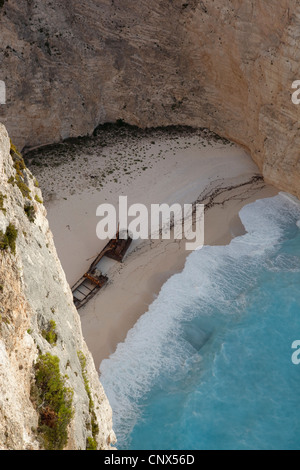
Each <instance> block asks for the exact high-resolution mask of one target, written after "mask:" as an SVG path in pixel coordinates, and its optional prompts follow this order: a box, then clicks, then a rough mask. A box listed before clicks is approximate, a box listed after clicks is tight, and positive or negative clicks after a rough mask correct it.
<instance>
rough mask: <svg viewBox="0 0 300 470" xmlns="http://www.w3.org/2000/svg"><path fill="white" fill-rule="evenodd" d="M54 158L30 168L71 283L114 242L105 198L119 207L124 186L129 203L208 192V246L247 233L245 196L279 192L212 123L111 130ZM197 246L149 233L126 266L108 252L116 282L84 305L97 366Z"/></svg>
mask: <svg viewBox="0 0 300 470" xmlns="http://www.w3.org/2000/svg"><path fill="white" fill-rule="evenodd" d="M85 151H86V154H85ZM26 158H27V160H28V155H27V156H26ZM29 158H30V155H29ZM41 161H42V160H41ZM54 161H55V162H54V165H52V166H51V165H50V164H49V161H47V162H46V165H47V166H46V167H44V166H43V165H41V166H37V167H35V166H31V165H30V166H31V168H30V169H31V170H32V171H33V173H34V174H35V176H36V177H37V179H38V181H40V186H41V189H42V191H43V194H44V197H45V205H46V208H47V211H48V219H49V222H50V229H51V230H52V232H53V234H54V241H55V244H56V248H57V251H58V255H59V258H60V260H61V263H62V266H63V268H64V270H65V273H66V277H67V280H68V282H69V284H70V285H71V286H72V285H73V284H74V283H75V282H76V281H77V280H78V279H79V278H80V277H81V276H82V275H83V274H84V272H86V270H87V268H88V267H89V266H90V264H91V262H92V260H93V259H94V258H95V257H96V256H97V254H98V253H99V252H100V251H101V249H102V248H103V247H104V246H105V245H106V243H107V241H103V242H102V241H100V240H98V239H97V237H96V233H95V232H96V224H97V219H96V216H95V213H96V208H97V207H98V205H99V204H100V203H103V202H109V203H111V204H114V205H115V206H116V207H117V201H118V196H119V195H127V196H128V199H129V204H131V203H135V202H139V203H143V204H145V205H146V206H147V207H149V206H150V204H154V203H160V204H161V203H168V204H170V205H171V204H173V203H174V202H179V203H181V204H184V203H186V204H188V203H190V204H191V203H194V202H195V201H198V202H199V203H200V202H201V203H204V204H206V205H207V210H206V212H205V245H226V244H228V243H230V241H231V240H232V238H234V237H235V236H239V235H242V234H243V233H245V229H244V227H243V225H242V223H241V221H240V218H239V211H240V210H241V209H242V207H243V206H244V205H246V204H249V203H251V202H254V201H255V200H257V199H262V198H265V197H272V196H275V195H276V194H278V191H277V190H276V189H275V188H273V187H272V186H269V185H266V184H265V183H264V182H263V181H262V180H261V179H260V178H257V176H258V174H259V171H258V168H257V167H256V165H255V164H254V162H253V161H252V160H251V157H250V156H249V155H248V154H247V153H246V152H245V151H244V150H243V149H241V148H239V147H238V146H236V145H234V144H232V143H228V142H226V141H225V140H222V141H221V142H220V140H219V139H214V138H213V136H212V135H210V134H209V133H207V132H206V133H204V134H203V130H199V131H198V133H197V132H195V131H193V132H192V133H191V134H188V133H185V134H184V135H177V134H174V135H172V136H171V137H170V135H164V133H163V132H161V131H160V132H159V133H158V134H157V135H156V134H155V133H153V132H151V135H150V136H149V137H147V134H145V135H143V137H141V136H137V137H136V139H135V138H133V137H132V136H131V135H129V137H128V136H125V138H124V139H123V138H122V139H120V140H118V139H115V141H113V142H111V143H109V144H107V145H103V140H102V139H101V142H100V143H99V142H98V143H97V144H96V145H95V146H94V147H92V149H91V148H87V149H85V148H83V149H80V150H79V151H77V150H76V149H75V150H74V152H73V153H72V155H71V157H70V158H68V159H67V161H66V162H63V163H62V164H61V165H59V164H57V163H56V162H57V160H55V159H54ZM40 168H41V170H40ZM36 170H38V171H36ZM124 170H127V171H124ZM104 172H105V174H106V179H105V180H104V178H103V175H104ZM97 175H99V177H98V176H97ZM98 178H99V179H98ZM96 180H97V184H96ZM49 181H51V184H49ZM99 181H100V186H98V183H99ZM70 183H72V184H70ZM189 253H190V252H186V250H185V240H181V241H179V240H178V241H172V240H169V241H168V240H165V241H164V240H158V241H145V242H142V243H141V242H140V243H138V242H134V243H133V244H132V246H131V247H130V250H129V252H128V255H127V256H126V257H125V260H124V263H123V264H122V265H120V264H118V263H117V262H113V261H112V260H103V262H102V261H101V270H102V271H103V272H104V273H105V274H108V277H109V280H110V281H109V283H108V284H107V285H106V286H105V287H104V288H103V289H101V290H100V292H99V293H98V294H97V295H96V297H94V298H93V299H91V300H90V302H89V303H88V304H87V305H86V306H85V307H83V308H82V309H80V310H79V314H80V317H81V324H82V330H83V334H84V337H85V340H86V342H87V344H88V347H89V349H90V351H91V353H92V356H93V358H94V361H95V365H96V368H97V370H99V367H100V364H101V362H102V360H103V359H106V358H108V357H109V356H110V355H111V354H112V353H113V352H114V351H115V349H116V347H117V345H118V344H119V343H121V342H123V341H124V340H125V338H126V336H127V334H128V332H129V331H130V329H131V328H132V327H133V326H134V325H135V323H136V322H137V320H138V319H139V318H140V317H141V316H142V315H143V314H144V313H145V312H146V311H147V310H148V307H149V305H150V304H151V303H152V302H153V301H154V300H155V298H156V297H157V295H158V294H159V292H160V289H161V287H162V286H163V284H164V283H165V282H166V281H167V280H168V279H169V278H170V277H171V276H172V275H174V274H176V273H178V272H181V271H182V269H183V268H184V265H185V261H186V258H187V256H188V255H189Z"/></svg>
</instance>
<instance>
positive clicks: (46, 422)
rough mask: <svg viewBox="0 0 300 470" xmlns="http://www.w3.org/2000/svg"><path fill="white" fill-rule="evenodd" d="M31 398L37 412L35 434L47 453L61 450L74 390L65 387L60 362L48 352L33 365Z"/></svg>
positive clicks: (71, 413)
mask: <svg viewBox="0 0 300 470" xmlns="http://www.w3.org/2000/svg"><path fill="white" fill-rule="evenodd" d="M31 398H32V401H33V402H34V404H35V406H36V409H37V410H38V412H39V427H38V432H39V434H40V435H41V436H42V438H43V443H44V447H45V449H46V450H63V449H64V448H65V446H66V445H67V442H68V426H69V424H70V422H71V419H72V417H73V414H74V410H73V391H72V390H71V389H70V388H67V387H66V384H65V378H64V377H62V375H61V373H60V369H59V359H58V357H56V356H52V355H51V354H49V353H47V354H45V355H40V356H39V359H38V362H37V363H36V365H35V382H34V384H33V385H32V388H31Z"/></svg>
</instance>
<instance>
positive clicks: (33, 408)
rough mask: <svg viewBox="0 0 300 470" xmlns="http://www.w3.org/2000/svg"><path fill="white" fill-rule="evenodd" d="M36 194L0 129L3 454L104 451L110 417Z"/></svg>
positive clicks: (33, 183)
mask: <svg viewBox="0 0 300 470" xmlns="http://www.w3.org/2000/svg"><path fill="white" fill-rule="evenodd" d="M41 197H42V196H41V192H40V190H39V189H38V186H37V182H36V180H35V179H34V178H33V176H32V175H31V174H30V172H29V171H28V170H27V169H26V168H25V166H24V163H23V160H22V159H21V156H20V155H19V154H18V152H17V150H16V149H15V148H14V147H12V148H11V146H10V140H9V138H8V134H7V132H6V130H5V128H4V126H2V125H0V449H43V448H45V447H46V448H50V449H53V448H61V447H64V448H66V449H77V450H79V449H86V448H87V447H88V448H98V449H109V448H110V444H111V443H113V442H114V440H115V436H114V433H113V431H112V412H111V409H110V406H109V403H108V401H107V398H106V396H105V394H104V391H103V389H102V386H101V384H100V382H99V378H98V374H97V372H96V370H95V367H94V363H93V359H92V357H91V355H90V353H89V351H88V349H87V346H86V344H85V342H84V339H83V337H82V332H81V326H80V320H79V316H78V313H77V310H76V309H75V307H74V305H73V301H72V294H71V291H70V288H69V286H68V284H67V282H66V279H65V275H64V273H63V270H62V268H61V264H60V262H59V260H58V258H57V254H56V251H55V247H54V244H53V240H52V234H51V232H50V230H49V226H48V222H47V219H46V213H45V212H46V211H45V208H44V206H43V204H42V200H41ZM56 361H59V371H57V370H56V369H55V367H54V365H55V364H56ZM50 375H51V380H52V382H50V378H49V377H50ZM51 387H52V390H51ZM64 395H65V397H64ZM65 398H66V400H65ZM70 399H71V401H72V403H70ZM58 402H59V403H58ZM57 405H58V407H57ZM64 405H67V407H65V408H69V409H64ZM69 412H70V413H69ZM68 413H69V414H68Z"/></svg>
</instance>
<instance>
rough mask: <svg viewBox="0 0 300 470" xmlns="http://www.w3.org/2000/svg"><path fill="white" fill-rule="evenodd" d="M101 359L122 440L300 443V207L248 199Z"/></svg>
mask: <svg viewBox="0 0 300 470" xmlns="http://www.w3.org/2000/svg"><path fill="white" fill-rule="evenodd" d="M240 217H241V220H242V222H243V224H244V226H245V229H246V231H247V233H246V234H245V235H243V236H241V237H238V238H235V239H234V240H233V241H232V242H231V243H230V245H228V246H225V247H204V248H203V249H202V250H200V251H195V252H193V253H192V254H191V255H190V256H189V257H188V259H187V262H186V266H185V269H184V271H183V272H182V273H180V274H177V275H175V276H173V277H172V278H171V279H169V281H168V282H167V283H166V284H165V285H164V286H163V288H162V290H161V292H160V295H159V296H158V298H157V299H156V300H155V302H154V303H153V304H152V305H151V306H150V308H149V311H148V312H147V313H146V314H145V315H143V316H142V317H141V318H140V320H139V321H138V322H137V324H136V325H135V327H134V328H133V329H132V330H131V331H130V332H129V334H128V336H127V339H126V341H125V342H124V343H122V344H120V345H119V346H118V348H117V350H116V352H115V353H114V354H113V355H112V356H111V357H110V358H109V359H108V360H105V361H103V363H102V365H101V369H100V370H101V381H102V383H103V385H104V388H105V390H106V393H107V395H108V398H109V400H110V403H111V405H112V408H113V421H114V430H115V432H116V435H117V438H118V444H117V447H118V448H119V449H134V450H140V449H146V450H201V449H205V450H210V449H218V450H223V449H277V450H279V449H300V438H299V436H300V419H299V417H300V391H299V390H300V388H299V384H300V365H299V366H296V365H294V364H293V363H292V359H291V358H292V354H293V350H292V343H293V342H294V341H295V340H300V205H299V204H298V203H297V202H295V201H294V200H293V199H291V198H289V197H288V195H286V194H280V195H278V196H276V197H274V198H270V199H263V200H259V201H257V202H255V203H253V204H250V205H248V206H246V207H244V208H243V210H242V211H241V213H240Z"/></svg>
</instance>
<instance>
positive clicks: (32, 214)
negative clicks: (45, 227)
mask: <svg viewBox="0 0 300 470" xmlns="http://www.w3.org/2000/svg"><path fill="white" fill-rule="evenodd" d="M24 211H25V214H26V215H27V217H28V219H29V221H30V222H32V223H33V222H34V221H35V210H34V207H33V206H31V205H30V204H26V205H25V206H24Z"/></svg>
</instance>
